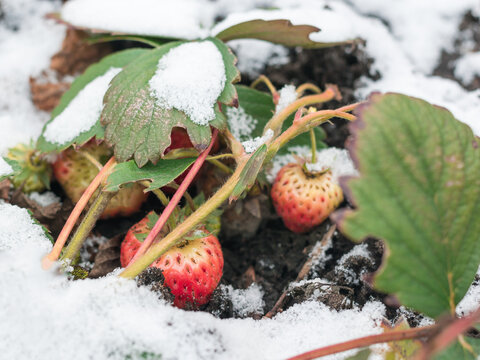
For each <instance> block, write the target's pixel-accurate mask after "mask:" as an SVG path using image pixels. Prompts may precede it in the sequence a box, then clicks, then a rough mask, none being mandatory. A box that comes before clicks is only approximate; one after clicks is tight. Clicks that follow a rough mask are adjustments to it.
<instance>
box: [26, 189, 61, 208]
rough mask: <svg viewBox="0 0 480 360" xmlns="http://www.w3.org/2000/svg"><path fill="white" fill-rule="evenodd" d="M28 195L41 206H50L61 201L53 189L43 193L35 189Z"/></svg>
mask: <svg viewBox="0 0 480 360" xmlns="http://www.w3.org/2000/svg"><path fill="white" fill-rule="evenodd" d="M28 197H29V198H30V199H32V200H33V201H36V202H37V203H38V204H39V205H41V206H48V205H51V204H54V203H59V202H60V198H59V197H58V196H57V195H55V193H53V192H51V191H45V192H44V193H41V194H40V193H38V192H36V191H35V192H32V193H30V194H29V195H28Z"/></svg>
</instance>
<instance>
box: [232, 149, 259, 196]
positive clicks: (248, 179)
mask: <svg viewBox="0 0 480 360" xmlns="http://www.w3.org/2000/svg"><path fill="white" fill-rule="evenodd" d="M266 155H267V145H265V144H263V145H262V146H260V147H259V148H258V149H257V150H256V151H255V152H254V153H253V154H252V155H251V156H250V158H249V159H248V161H247V163H246V164H245V167H244V168H243V170H242V172H241V174H240V178H239V179H238V182H237V185H236V186H235V188H234V189H233V192H232V194H231V195H230V198H229V200H230V201H233V200H237V199H238V198H239V197H240V196H241V195H242V194H243V192H244V191H245V190H249V189H250V188H251V187H252V186H253V184H254V183H255V180H256V179H257V175H258V173H259V171H260V169H261V168H262V165H263V160H265V156H266Z"/></svg>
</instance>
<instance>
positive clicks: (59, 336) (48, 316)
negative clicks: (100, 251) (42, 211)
mask: <svg viewBox="0 0 480 360" xmlns="http://www.w3.org/2000/svg"><path fill="white" fill-rule="evenodd" d="M0 242H1V243H0V244H1V245H0V247H1V248H2V251H0V273H1V274H2V276H0V289H2V296H0V318H1V319H2V326H1V327H0V348H1V349H2V356H3V357H5V358H7V359H20V358H35V359H39V360H43V359H51V358H57V357H58V354H62V357H63V358H68V359H73V360H76V359H88V358H95V359H99V360H106V359H114V360H115V359H125V358H126V357H128V356H131V357H132V358H137V357H140V356H141V353H143V352H149V353H153V354H161V355H162V358H165V359H177V358H182V359H186V360H190V359H199V358H208V359H213V360H216V359H231V358H235V359H252V358H261V359H280V358H286V357H289V356H293V355H296V354H298V353H301V352H304V351H308V350H311V349H314V348H316V347H319V346H324V345H329V344H333V343H337V342H341V341H345V340H349V339H353V338H356V337H360V336H366V335H371V334H377V333H380V332H382V328H381V326H380V325H381V319H382V317H383V316H384V313H385V307H384V306H383V305H382V304H381V303H379V302H370V303H367V304H366V305H365V306H364V307H363V308H362V309H359V308H353V309H350V310H345V311H340V312H337V311H332V310H331V309H329V308H328V307H326V306H325V305H323V304H319V303H316V302H305V303H303V304H298V305H295V306H293V307H292V308H290V309H288V310H286V311H284V312H283V313H281V314H279V315H277V316H276V317H275V318H273V319H265V320H258V321H255V320H253V319H250V318H249V319H228V320H222V319H218V318H215V317H214V316H212V315H210V314H208V313H204V312H195V311H183V310H180V309H177V308H174V307H172V306H170V305H168V304H166V303H165V302H164V301H163V300H161V299H159V298H158V295H157V294H156V293H153V292H151V291H150V290H149V289H148V288H147V287H137V285H136V283H135V281H133V280H125V279H121V278H118V277H117V276H116V275H115V274H112V275H109V276H107V277H104V278H100V279H95V280H94V279H86V280H78V281H68V280H67V278H66V277H65V276H63V275H60V274H58V273H57V272H55V271H43V270H41V267H40V260H41V257H42V256H43V255H44V254H45V253H46V252H47V251H48V250H49V249H51V244H50V241H49V240H48V239H47V238H46V237H45V235H44V234H43V230H42V228H41V227H40V226H39V225H35V224H34V223H33V221H32V220H31V219H30V217H29V216H28V212H27V211H26V210H24V209H20V208H18V207H16V206H12V205H8V204H0ZM20 253H21V254H22V256H19V254H20ZM32 299H34V300H32ZM232 299H235V300H234V304H236V305H235V306H236V308H237V311H242V309H243V310H244V311H249V310H248V309H249V308H254V307H257V306H258V307H259V302H260V297H259V289H255V287H252V288H249V289H247V290H244V291H243V292H235V291H234V292H233V296H232ZM32 301H34V302H33V303H32ZM32 304H34V305H32ZM351 324H355V326H351ZM12 344H14V346H12ZM349 354H350V355H351V354H352V352H350V353H344V354H343V353H342V354H341V355H336V356H335V357H333V359H343V358H345V357H346V356H347V355H349Z"/></svg>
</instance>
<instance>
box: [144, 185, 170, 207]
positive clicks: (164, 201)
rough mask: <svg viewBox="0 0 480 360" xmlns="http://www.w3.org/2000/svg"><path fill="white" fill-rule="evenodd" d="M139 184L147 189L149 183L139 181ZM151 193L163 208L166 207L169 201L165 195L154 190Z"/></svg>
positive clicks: (160, 191) (158, 190)
mask: <svg viewBox="0 0 480 360" xmlns="http://www.w3.org/2000/svg"><path fill="white" fill-rule="evenodd" d="M140 184H142V185H143V186H145V188H148V187H149V186H150V183H149V182H148V181H147V180H142V181H140ZM152 192H153V193H154V194H155V196H156V197H157V198H158V200H160V202H161V203H162V205H163V206H167V205H168V203H169V202H170V200H169V199H168V197H167V196H166V195H165V193H164V192H163V191H162V190H160V189H154V190H152Z"/></svg>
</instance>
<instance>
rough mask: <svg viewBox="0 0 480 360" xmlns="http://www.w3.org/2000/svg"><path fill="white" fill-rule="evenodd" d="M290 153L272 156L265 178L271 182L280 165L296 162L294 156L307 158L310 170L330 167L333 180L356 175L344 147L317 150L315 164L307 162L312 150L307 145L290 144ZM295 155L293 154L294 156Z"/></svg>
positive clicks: (307, 165) (321, 169)
mask: <svg viewBox="0 0 480 360" xmlns="http://www.w3.org/2000/svg"><path fill="white" fill-rule="evenodd" d="M288 150H289V151H290V154H285V155H277V156H275V157H274V158H273V161H272V164H271V167H270V169H268V170H267V180H268V181H270V182H271V183H273V181H275V178H276V177H277V174H278V172H279V171H280V169H281V168H282V167H284V166H285V165H287V164H290V163H297V162H298V160H297V158H296V157H295V156H297V157H300V158H303V159H305V160H307V162H306V167H307V169H308V170H310V171H323V170H326V169H330V171H331V172H332V177H333V179H334V180H335V181H338V179H339V178H340V177H341V176H355V175H358V172H357V170H356V169H355V166H354V165H353V161H352V159H351V158H350V155H349V154H348V151H347V150H345V149H337V148H328V149H323V150H319V151H317V161H316V162H315V164H312V163H309V161H310V159H311V157H312V150H311V149H310V148H309V147H308V146H291V147H289V148H288ZM294 155H295V156H294Z"/></svg>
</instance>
